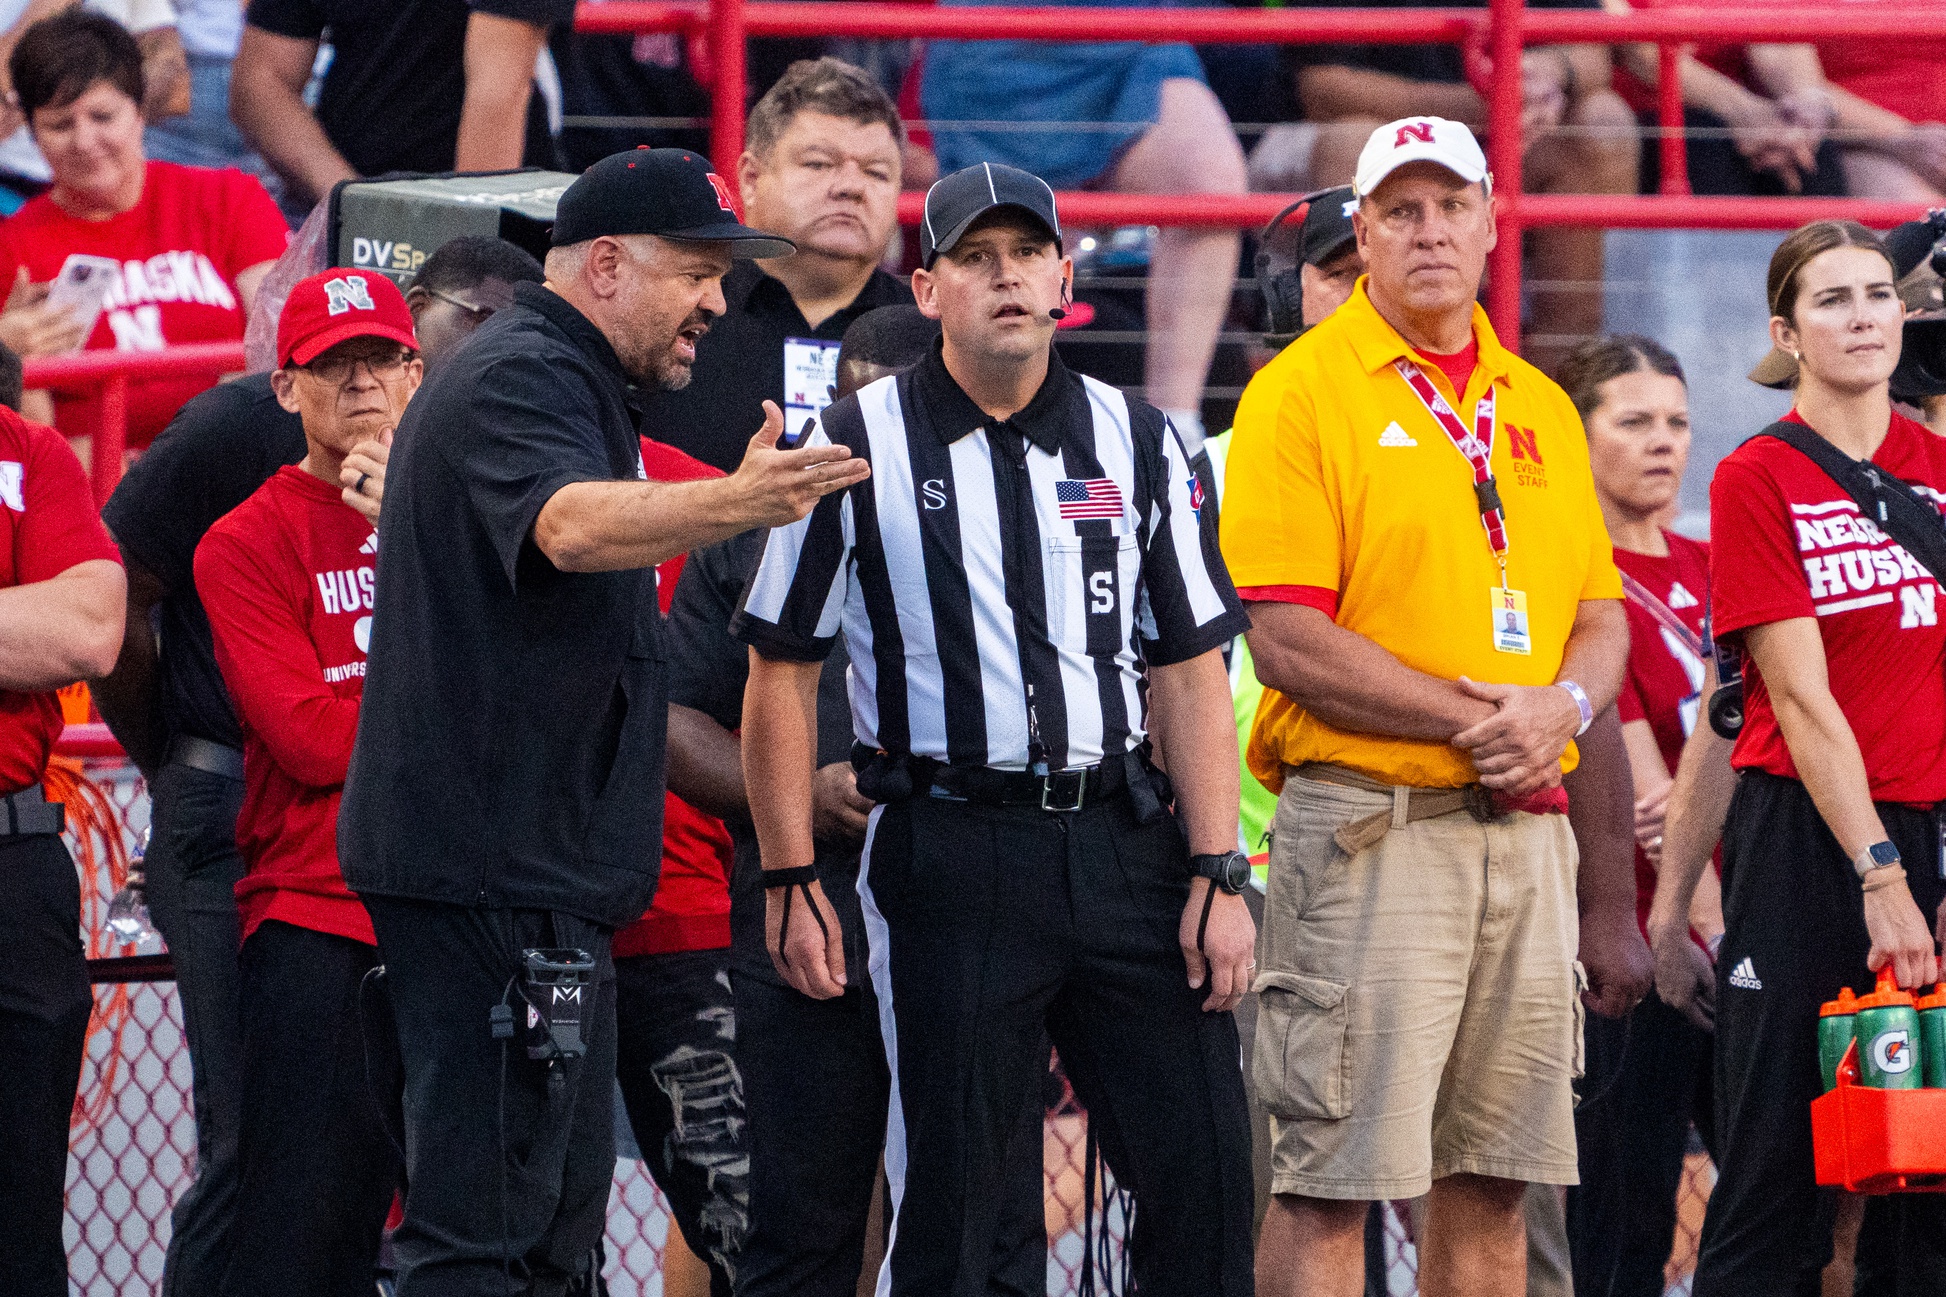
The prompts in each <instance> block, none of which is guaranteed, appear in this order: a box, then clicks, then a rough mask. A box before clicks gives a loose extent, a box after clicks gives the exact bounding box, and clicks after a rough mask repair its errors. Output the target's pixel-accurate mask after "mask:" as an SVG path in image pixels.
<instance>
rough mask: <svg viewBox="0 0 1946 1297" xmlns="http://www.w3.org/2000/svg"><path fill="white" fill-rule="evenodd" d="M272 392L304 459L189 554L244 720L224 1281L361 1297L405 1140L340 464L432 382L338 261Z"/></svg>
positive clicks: (360, 581) (355, 515) (374, 280)
mask: <svg viewBox="0 0 1946 1297" xmlns="http://www.w3.org/2000/svg"><path fill="white" fill-rule="evenodd" d="M277 358H278V362H279V366H280V367H279V368H278V369H277V371H276V372H275V373H273V374H272V375H271V386H272V390H273V391H274V392H275V394H276V396H277V401H278V404H280V405H282V406H283V407H284V408H285V409H286V410H289V411H291V412H292V413H294V414H296V415H298V416H299V417H300V418H301V419H302V420H303V423H304V442H305V456H304V458H303V459H302V460H300V461H299V462H298V463H296V464H293V465H287V466H286V467H284V468H281V469H279V470H278V471H277V473H276V475H275V476H273V477H272V478H271V479H270V480H269V481H268V482H265V483H264V484H263V486H261V487H259V488H258V489H257V491H256V492H255V493H254V494H252V495H251V496H250V497H249V498H248V499H247V500H245V501H244V502H243V503H242V504H240V505H238V506H237V507H236V508H235V509H233V510H231V511H230V512H229V513H228V514H225V515H224V516H223V517H222V518H221V519H220V520H219V521H218V522H217V523H216V524H215V525H214V526H212V527H211V528H210V529H209V532H208V534H207V535H206V536H204V538H203V541H202V544H201V545H199V546H198V547H197V549H196V589H197V592H198V593H199V594H200V595H201V597H202V600H203V606H204V608H205V609H206V610H207V612H208V613H209V621H210V628H211V630H212V631H213V632H214V635H215V643H216V660H217V665H218V666H219V667H220V668H221V670H222V673H223V683H224V684H225V686H227V687H228V689H229V692H230V696H231V698H232V699H234V700H235V703H236V710H237V716H238V719H239V720H240V721H241V723H242V728H243V775H244V792H243V805H242V810H241V812H240V813H239V815H238V817H237V848H238V850H239V851H240V852H241V854H242V856H243V860H244V864H245V867H246V872H245V874H244V877H243V880H242V881H241V882H240V883H238V884H237V888H236V894H237V904H238V908H239V910H240V913H241V918H242V935H243V946H242V950H241V952H240V954H239V961H240V964H241V973H242V979H241V986H240V1000H241V1015H242V1024H243V1057H244V1072H243V1129H242V1140H241V1145H242V1147H241V1162H242V1177H241V1184H240V1186H239V1191H238V1203H237V1216H236V1221H235V1225H234V1226H233V1231H232V1234H231V1252H230V1263H229V1268H228V1271H227V1272H226V1274H225V1277H224V1280H223V1285H222V1289H221V1291H222V1292H223V1293H224V1294H226V1295H229V1294H234V1297H257V1295H258V1294H264V1293H312V1294H317V1295H318V1297H336V1295H337V1294H345V1295H346V1297H349V1295H350V1294H354V1293H359V1294H362V1293H369V1292H370V1291H371V1288H372V1268H373V1264H374V1262H375V1261H376V1260H377V1256H378V1242H379V1233H380V1230H381V1229H382V1228H383V1226H384V1224H385V1214H386V1210H387V1207H388V1206H389V1205H390V1203H391V1199H392V1192H393V1189H394V1188H395V1187H396V1186H397V1184H398V1179H399V1156H398V1153H397V1152H396V1151H395V1150H394V1148H393V1146H392V1144H391V1142H390V1140H389V1138H388V1137H387V1135H386V1133H385V1127H384V1124H383V1122H382V1121H381V1118H380V1114H379V1110H378V1107H377V1105H376V1104H374V1102H373V1101H372V1098H371V1094H370V1091H369V1090H368V1088H367V1086H366V1081H365V1054H364V1043H363V1042H364V1038H363V1033H362V1030H361V1027H360V1018H359V1011H358V1005H359V991H360V986H361V984H362V983H363V981H364V977H365V974H366V973H367V972H369V971H370V970H371V969H372V968H373V967H374V966H375V965H377V964H378V962H379V960H378V951H377V948H376V943H375V939H374V937H373V934H372V921H371V919H370V917H369V916H367V914H366V913H365V907H364V906H363V905H362V904H360V903H359V900H358V898H357V897H356V896H354V895H352V893H351V891H350V890H349V889H348V888H346V886H345V880H344V877H343V875H342V874H341V873H340V872H339V869H338V833H337V825H338V799H339V796H340V794H341V792H342V789H343V786H344V780H345V769H346V767H347V765H348V764H349V763H350V761H351V747H352V739H353V737H354V735H355V734H356V733H357V730H358V704H359V697H360V695H361V694H362V693H363V692H364V683H365V653H366V650H367V649H368V648H369V647H370V644H371V627H372V617H371V609H372V591H373V585H374V578H375V565H376V563H377V559H378V536H377V533H376V532H375V531H374V530H373V528H372V524H371V522H370V521H368V520H367V519H366V518H365V516H364V515H363V514H361V513H359V512H358V511H357V510H355V509H353V508H351V507H350V506H349V505H347V504H346V503H345V502H344V498H343V493H342V489H341V487H340V485H339V472H340V469H341V468H342V467H343V464H344V460H345V456H346V455H348V454H349V453H350V452H351V449H352V447H353V446H355V445H357V444H358V443H360V442H361V441H365V440H367V439H370V438H375V437H378V436H379V435H380V434H382V433H384V432H385V431H387V430H389V429H390V428H391V427H392V426H393V425H395V424H396V423H397V422H398V420H399V416H400V415H401V414H402V413H404V411H405V406H406V402H408V401H410V400H411V399H412V394H413V392H414V391H416V390H417V389H418V386H419V380H420V377H421V372H422V371H421V363H420V360H419V345H418V340H417V339H416V338H415V337H414V335H413V331H412V314H411V312H410V311H409V310H408V309H407V307H406V304H405V298H404V297H403V296H401V295H400V293H399V290H398V289H397V288H396V287H395V286H394V285H393V284H392V281H391V280H389V279H387V278H386V277H385V276H384V275H380V274H377V273H366V272H359V271H355V270H327V271H324V272H323V273H321V274H317V275H313V276H311V277H310V278H309V279H306V280H304V281H303V282H302V283H300V284H298V285H297V287H296V288H294V289H293V290H292V291H291V295H290V298H289V300H288V301H287V302H286V303H285V304H284V312H283V315H282V317H281V318H280V319H279V321H278V327H277Z"/></svg>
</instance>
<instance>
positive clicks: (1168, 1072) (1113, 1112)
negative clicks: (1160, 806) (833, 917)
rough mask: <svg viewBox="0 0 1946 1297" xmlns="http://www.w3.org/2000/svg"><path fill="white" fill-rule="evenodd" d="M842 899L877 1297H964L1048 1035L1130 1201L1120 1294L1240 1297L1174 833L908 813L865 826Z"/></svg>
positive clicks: (1217, 1041) (1219, 1105)
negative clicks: (851, 953)
mask: <svg viewBox="0 0 1946 1297" xmlns="http://www.w3.org/2000/svg"><path fill="white" fill-rule="evenodd" d="M858 887H859V893H860V896H861V898H862V899H863V901H864V910H865V921H866V932H867V934H868V936H869V938H870V942H871V974H872V981H873V984H874V986H875V988H876V989H877V992H878V998H879V1013H880V1019H881V1022H882V1025H883V1030H884V1034H885V1045H886V1055H887V1058H888V1059H889V1061H890V1063H891V1069H892V1077H893V1081H892V1086H893V1088H892V1102H891V1120H890V1122H889V1124H888V1131H887V1142H886V1154H885V1162H886V1173H887V1175H888V1177H889V1179H890V1181H891V1185H892V1198H893V1204H894V1209H895V1215H894V1223H893V1235H892V1252H891V1256H890V1258H889V1267H890V1278H891V1294H892V1297H976V1295H977V1294H980V1293H982V1292H984V1291H985V1289H986V1285H987V1275H988V1271H989V1268H990V1263H991V1258H992V1255H993V1247H994V1238H995V1236H996V1232H997V1230H998V1228H999V1222H1000V1215H1001V1205H1002V1203H1003V1202H1004V1201H1005V1199H1006V1197H1007V1194H1006V1191H1005V1189H1004V1181H1005V1176H1004V1174H1003V1172H1004V1168H1005V1167H1006V1166H1007V1165H1008V1159H1009V1155H1010V1151H1011V1150H1010V1148H1009V1145H1010V1144H1011V1143H1014V1142H1015V1141H1017V1140H1018V1139H1019V1138H1020V1136H1019V1135H1018V1134H1017V1132H1018V1131H1019V1130H1020V1112H1021V1106H1022V1104H1024V1103H1027V1102H1029V1101H1030V1096H1032V1095H1034V1094H1036V1093H1038V1091H1039V1087H1040V1085H1041V1082H1042V1079H1043V1077H1044V1075H1045V1072H1046V1068H1047V1062H1048V1058H1047V1041H1048V1038H1050V1037H1051V1038H1052V1040H1053V1044H1054V1047H1055V1049H1057V1050H1058V1051H1060V1055H1061V1061H1062V1063H1063V1065H1064V1066H1065V1067H1066V1069H1067V1073H1068V1077H1069V1079H1070V1080H1071V1081H1072V1082H1073V1083H1074V1088H1075V1093H1076V1095H1077V1096H1078V1097H1079V1098H1080V1099H1081V1101H1082V1103H1083V1104H1085V1105H1086V1106H1087V1108H1088V1110H1089V1112H1090V1114H1091V1120H1093V1121H1095V1122H1096V1123H1097V1126H1098V1128H1099V1129H1100V1131H1101V1134H1102V1137H1103V1147H1104V1149H1105V1150H1106V1151H1107V1154H1108V1158H1109V1161H1110V1164H1111V1165H1112V1166H1113V1167H1114V1168H1115V1170H1116V1173H1117V1176H1118V1179H1119V1181H1120V1183H1121V1184H1122V1185H1123V1186H1124V1187H1125V1188H1127V1189H1129V1190H1130V1191H1132V1193H1133V1195H1134V1197H1135V1201H1136V1213H1135V1224H1134V1227H1133V1236H1132V1238H1131V1239H1130V1252H1131V1260H1132V1265H1133V1276H1134V1282H1135V1286H1136V1288H1137V1290H1138V1291H1140V1292H1141V1293H1143V1294H1144V1297H1248V1294H1250V1292H1251V1291H1252V1279H1251V1264H1252V1261H1251V1215H1252V1202H1251V1182H1250V1124H1249V1115H1248V1111H1247V1108H1246V1106H1245V1102H1244V1094H1243V1073H1242V1070H1241V1066H1240V1062H1239V1050H1238V1043H1237V1031H1236V1023H1235V1021H1234V1020H1233V1019H1232V1017H1231V1016H1230V1015H1229V1014H1227V1013H1224V1014H1209V1013H1204V1012H1203V1011H1202V1008H1201V1005H1202V1001H1203V999H1204V998H1205V995H1206V994H1207V992H1206V991H1194V990H1191V989H1190V987H1189V984H1188V980H1187V972H1186V970H1185V969H1184V967H1183V959H1182V953H1181V950H1180V948H1179V947H1178V945H1177V940H1176V932H1177V926H1178V924H1179V922H1180V920H1181V917H1182V909H1183V905H1184V904H1185V902H1186V900H1187V897H1188V891H1189V871H1188V867H1187V862H1186V858H1185V851H1184V847H1183V842H1182V837H1181V832H1180V830H1179V829H1178V828H1177V826H1176V824H1175V822H1174V820H1173V819H1172V818H1171V817H1170V816H1168V815H1166V814H1165V815H1159V816H1157V817H1156V818H1155V819H1153V820H1152V821H1151V822H1150V823H1149V824H1146V825H1143V824H1139V823H1137V822H1136V820H1135V818H1134V816H1133V815H1132V814H1131V812H1130V810H1129V805H1128V801H1127V799H1126V798H1115V799H1113V800H1110V801H1107V802H1103V803H1101V804H1099V805H1096V806H1091V807H1090V808H1088V809H1087V810H1085V811H1081V812H1078V813H1074V814H1058V813H1049V812H1044V811H1041V810H1038V809H1035V808H1029V807H987V806H976V805H971V804H967V803H960V802H946V801H940V800H935V799H932V798H928V797H918V798H914V799H913V800H911V801H908V802H902V803H894V804H891V805H887V806H883V807H881V808H880V809H879V810H878V811H876V812H875V813H874V815H873V826H872V831H871V834H870V836H869V837H868V839H867V842H866V847H865V858H864V864H863V867H862V868H861V871H860V874H859V883H858ZM881 1290H882V1289H881Z"/></svg>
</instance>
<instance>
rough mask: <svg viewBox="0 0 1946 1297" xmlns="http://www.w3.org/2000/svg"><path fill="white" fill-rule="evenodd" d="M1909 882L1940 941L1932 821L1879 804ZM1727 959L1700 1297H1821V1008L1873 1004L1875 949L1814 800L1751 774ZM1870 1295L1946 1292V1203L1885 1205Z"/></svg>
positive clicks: (1829, 1204)
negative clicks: (1713, 1170)
mask: <svg viewBox="0 0 1946 1297" xmlns="http://www.w3.org/2000/svg"><path fill="white" fill-rule="evenodd" d="M1878 813H1879V817H1880V818H1881V819H1882V820H1883V821H1884V822H1885V829H1886V832H1887V833H1889V834H1890V835H1891V837H1892V841H1893V842H1894V843H1895V844H1896V845H1897V846H1898V848H1899V854H1900V855H1901V856H1902V857H1904V860H1905V869H1906V880H1907V883H1908V884H1909V885H1910V887H1911V889H1912V895H1913V899H1914V900H1916V901H1917V902H1918V903H1919V908H1920V910H1921V911H1922V912H1923V913H1924V914H1925V916H1926V920H1927V923H1928V924H1929V925H1930V924H1931V923H1932V922H1933V920H1934V916H1935V915H1936V914H1937V912H1938V909H1939V904H1940V899H1941V896H1942V894H1946V885H1942V883H1941V881H1940V877H1939V873H1940V869H1939V864H1940V843H1939V830H1938V827H1937V825H1936V824H1935V821H1934V819H1933V816H1932V814H1930V813H1929V812H1926V811H1920V810H1915V809H1913V808H1911V807H1908V806H1898V805H1892V804H1889V803H1884V802H1881V803H1879V807H1878ZM1723 917H1724V920H1725V922H1726V924H1727V925H1728V926H1727V931H1726V932H1725V935H1724V938H1723V948H1722V951H1721V952H1720V953H1719V955H1718V958H1717V964H1716V969H1717V990H1716V1133H1717V1141H1718V1149H1719V1152H1720V1154H1721V1158H1722V1161H1721V1165H1720V1166H1719V1168H1718V1171H1719V1178H1718V1179H1717V1182H1716V1189H1715V1192H1714V1193H1712V1194H1711V1196H1710V1203H1709V1214H1708V1215H1707V1216H1706V1217H1705V1218H1704V1221H1703V1241H1702V1258H1701V1260H1700V1262H1699V1263H1698V1266H1697V1273H1696V1285H1695V1289H1694V1292H1695V1297H1817V1293H1818V1291H1819V1272H1820V1271H1821V1270H1822V1269H1823V1268H1824V1265H1825V1263H1826V1262H1827V1261H1829V1260H1830V1259H1831V1254H1832V1244H1831V1227H1832V1221H1833V1219H1834V1217H1835V1215H1836V1212H1837V1203H1838V1194H1837V1191H1836V1190H1820V1189H1818V1188H1817V1187H1816V1184H1815V1179H1814V1173H1813V1170H1812V1156H1811V1101H1812V1100H1813V1099H1815V1098H1816V1097H1817V1096H1818V1095H1819V1094H1820V1093H1822V1092H1823V1089H1824V1083H1823V1078H1822V1076H1821V1075H1820V1073H1819V1071H1818V1044H1817V1023H1818V1006H1819V1005H1820V1004H1823V1003H1824V1002H1825V1001H1826V1000H1829V999H1832V998H1834V997H1835V996H1836V995H1837V994H1838V990H1839V988H1840V987H1844V986H1849V987H1851V988H1852V989H1853V990H1855V991H1857V992H1859V993H1860V994H1863V993H1864V992H1866V991H1868V990H1870V989H1871V987H1872V984H1873V980H1874V978H1873V974H1872V973H1871V971H1870V970H1869V969H1867V968H1866V966H1865V957H1866V954H1867V953H1868V952H1869V951H1870V949H1871V944H1872V943H1871V938H1870V937H1869V936H1868V935H1867V934H1866V931H1865V912H1864V898H1863V895H1862V893H1861V891H1860V889H1859V883H1858V876H1857V875H1856V874H1855V873H1854V872H1853V871H1852V867H1851V862H1850V860H1849V859H1847V857H1846V856H1845V853H1844V851H1843V850H1842V849H1840V848H1839V846H1838V843H1837V841H1836V840H1835V839H1834V838H1833V837H1832V836H1831V832H1830V830H1829V829H1827V828H1826V827H1825V825H1824V821H1823V819H1822V818H1820V817H1819V815H1818V812H1817V808H1816V807H1815V806H1813V805H1812V803H1811V796H1810V794H1809V793H1808V792H1806V791H1805V789H1804V785H1803V784H1801V783H1799V782H1798V781H1797V780H1795V779H1781V778H1779V777H1777V776H1775V775H1769V774H1764V773H1762V772H1760V771H1746V772H1745V773H1744V774H1743V775H1742V776H1741V777H1740V778H1739V779H1738V781H1737V790H1736V796H1735V798H1734V799H1733V800H1732V801H1731V803H1730V816H1729V821H1728V823H1727V825H1726V826H1725V828H1724V832H1723ZM1858 1268H1859V1285H1858V1288H1857V1291H1858V1292H1861V1293H1870V1294H1873V1297H1881V1295H1882V1297H1920V1294H1927V1295H1928V1297H1936V1295H1937V1294H1939V1293H1942V1292H1946V1199H1943V1198H1941V1197H1938V1196H1933V1195H1927V1194H1912V1195H1894V1196H1891V1197H1884V1198H1873V1199H1871V1200H1870V1201H1869V1206H1868V1207H1867V1209H1866V1216H1865V1229H1864V1233H1863V1234H1862V1235H1861V1237H1860V1239H1859V1242H1858Z"/></svg>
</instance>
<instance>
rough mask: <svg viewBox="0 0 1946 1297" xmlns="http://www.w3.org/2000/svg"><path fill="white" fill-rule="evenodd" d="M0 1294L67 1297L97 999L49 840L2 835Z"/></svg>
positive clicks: (73, 883) (76, 889)
mask: <svg viewBox="0 0 1946 1297" xmlns="http://www.w3.org/2000/svg"><path fill="white" fill-rule="evenodd" d="M0 951H4V952H5V955H6V957H5V958H4V959H0V1293H5V1294H6V1295H7V1297H67V1292H68V1259H67V1252H66V1250H65V1249H64V1247H63V1246H62V1242H61V1215H62V1211H63V1193H64V1189H65V1186H66V1183H67V1175H68V1114H69V1113H71V1112H72V1111H73V1110H74V1093H75V1090H76V1089H77V1088H79V1086H80V1084H81V1056H82V1051H83V1050H84V1049H85V1048H86V1046H87V1043H88V1014H89V1012H90V1011H91V1010H92V1009H93V1007H94V996H93V994H92V993H91V992H90V990H89V987H88V961H87V958H86V956H85V955H84V954H83V952H82V947H81V883H80V880H79V879H78V878H77V877H76V875H75V871H74V861H73V860H71V859H70V858H69V857H68V851H67V847H66V846H65V845H63V844H62V842H61V839H60V838H59V837H58V836H56V835H55V834H52V833H39V834H31V835H20V836H11V837H0Z"/></svg>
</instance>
